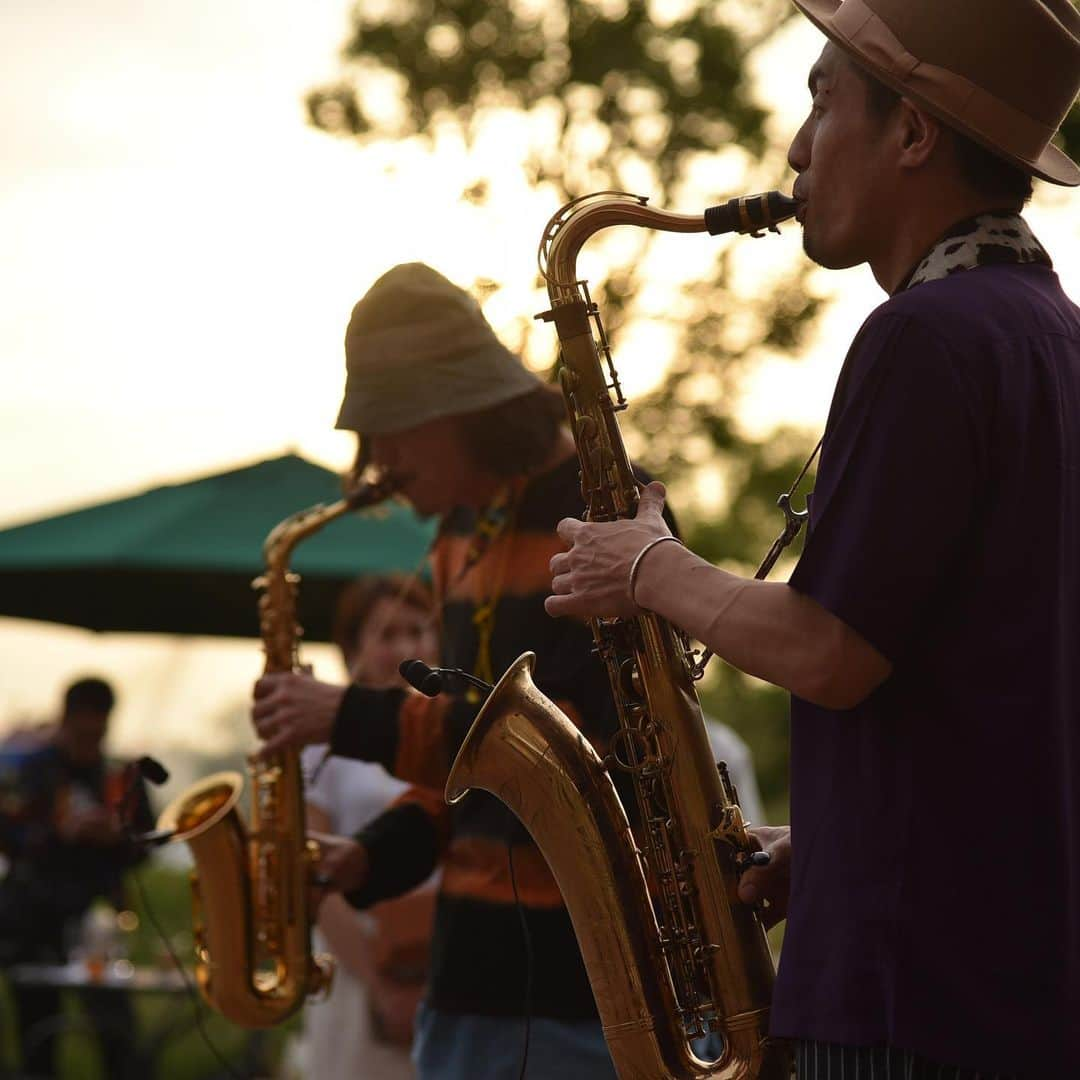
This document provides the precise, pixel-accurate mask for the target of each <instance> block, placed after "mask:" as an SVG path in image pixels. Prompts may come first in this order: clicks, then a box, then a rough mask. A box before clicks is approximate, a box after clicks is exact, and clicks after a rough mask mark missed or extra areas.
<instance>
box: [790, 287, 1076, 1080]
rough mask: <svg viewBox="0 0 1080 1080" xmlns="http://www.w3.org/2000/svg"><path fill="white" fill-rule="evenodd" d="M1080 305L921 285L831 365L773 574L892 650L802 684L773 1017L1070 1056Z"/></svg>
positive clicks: (1037, 1067)
mask: <svg viewBox="0 0 1080 1080" xmlns="http://www.w3.org/2000/svg"><path fill="white" fill-rule="evenodd" d="M1078 570H1080V310H1078V309H1077V308H1076V306H1075V305H1074V304H1072V303H1071V302H1070V301H1069V300H1068V298H1067V297H1066V296H1065V295H1064V293H1063V292H1062V291H1061V288H1060V285H1059V283H1058V279H1057V276H1056V275H1055V274H1054V273H1053V271H1052V270H1050V269H1049V268H1047V267H1044V266H987V267H981V268H977V269H973V270H968V271H964V272H962V273H958V274H954V275H953V276H951V277H948V278H945V279H943V280H938V281H932V282H928V283H925V284H922V285H918V286H915V287H913V288H911V289H910V290H908V291H906V292H903V293H900V294H898V295H897V296H895V297H893V298H891V299H890V300H889V301H888V302H886V303H885V304H883V305H882V306H881V307H880V308H878V309H877V311H875V312H874V313H873V314H872V315H871V317H870V318H869V319H868V320H867V322H866V324H865V325H864V327H863V329H862V330H861V332H860V333H859V336H858V338H857V339H856V341H855V342H854V344H853V345H852V348H851V351H850V353H849V355H848V357H847V360H846V361H845V364H844V368H843V371H842V373H841V375H840V379H839V382H838V384H837V389H836V394H835V397H834V399H833V404H832V409H831V411H830V415H829V420H828V426H827V428H826V435H825V442H824V446H823V450H822V458H821V464H820V468H819V471H818V479H817V485H816V490H815V492H814V494H813V497H812V500H811V513H810V527H809V533H808V537H807V542H806V548H805V551H804V553H803V556H802V558H801V559H800V561H799V564H798V566H797V568H796V570H795V573H794V575H793V577H792V579H791V584H792V585H793V586H794V587H795V588H796V589H798V590H799V591H800V592H803V593H805V594H807V595H809V596H812V597H813V598H814V599H816V600H817V601H819V602H820V603H821V604H822V605H824V606H825V607H826V608H827V609H828V610H829V611H831V612H833V613H834V614H835V615H837V616H838V617H839V618H841V619H842V620H843V621H844V622H845V623H847V624H848V625H849V626H851V627H853V628H854V629H855V630H857V631H858V632H859V633H860V634H861V635H862V636H863V637H865V638H866V639H867V640H868V641H869V642H871V643H872V644H873V645H874V646H875V647H876V648H877V649H878V650H879V651H880V652H881V653H883V654H884V655H885V656H886V657H887V658H888V659H889V660H890V661H891V663H892V664H893V674H892V675H891V677H890V678H889V679H888V680H887V681H886V682H885V683H884V684H883V685H882V686H880V687H879V688H878V689H877V690H876V691H875V692H874V693H873V694H872V695H871V696H870V697H869V698H868V699H867V700H866V701H864V702H863V703H862V704H860V705H859V706H857V707H856V708H854V709H851V710H849V711H843V712H841V711H831V710H828V709H823V708H819V707H817V706H814V705H811V704H809V703H808V702H805V701H801V700H799V699H794V700H793V702H792V767H791V768H792V796H791V797H792V810H791V820H792V845H793V857H794V866H793V879H792V896H791V907H790V911H789V916H788V925H787V934H786V938H785V941H784V949H783V955H782V958H781V964H780V974H779V980H778V985H777V991H776V997H775V1001H774V1010H773V1031H774V1033H775V1034H778V1035H788V1036H793V1037H798V1038H804V1039H812V1040H819V1041H824V1042H837V1043H847V1044H857V1045H872V1044H885V1043H887V1044H889V1045H891V1046H894V1047H898V1048H902V1049H907V1050H913V1051H916V1052H918V1053H920V1054H922V1055H924V1056H926V1057H928V1058H930V1059H931V1060H935V1061H940V1062H942V1063H945V1064H954V1065H962V1066H967V1067H970V1068H973V1069H983V1070H987V1071H988V1072H993V1071H1000V1072H1009V1071H1012V1072H1017V1073H1020V1074H1022V1075H1024V1076H1038V1077H1066V1076H1076V1077H1080V572H1078Z"/></svg>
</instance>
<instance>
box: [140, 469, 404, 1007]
mask: <svg viewBox="0 0 1080 1080" xmlns="http://www.w3.org/2000/svg"><path fill="white" fill-rule="evenodd" d="M389 493H390V492H389V484H388V483H387V482H386V481H376V482H372V483H366V484H361V485H360V486H359V487H357V489H356V490H355V491H354V492H352V493H351V494H350V495H349V496H348V497H346V498H344V499H341V500H339V501H337V502H335V503H331V504H329V505H322V504H320V505H319V506H313V507H311V508H310V509H307V510H301V511H300V512H299V513H296V514H293V515H292V516H290V517H288V518H286V519H285V520H284V521H282V522H281V523H280V524H278V525H277V526H276V527H275V528H274V529H273V530H272V531H271V533H270V534H269V536H267V538H266V542H265V543H264V545H263V556H264V565H265V567H266V570H265V573H264V574H263V575H262V576H261V577H259V578H257V579H256V580H255V581H254V583H253V584H254V587H255V588H257V589H259V590H260V591H261V595H260V597H259V615H260V633H261V636H262V640H263V648H264V651H265V654H266V663H265V668H264V670H265V671H266V672H278V671H293V670H295V669H296V668H297V666H298V642H299V637H300V633H301V631H300V627H299V626H298V624H297V621H296V589H297V584H298V582H299V577H298V576H297V575H296V574H293V573H290V571H289V559H290V557H291V555H292V552H293V550H294V549H295V547H296V546H297V544H299V543H300V542H301V541H302V540H304V539H306V538H307V537H309V536H311V535H313V534H314V533H316V532H318V531H319V530H320V529H322V528H323V527H324V526H325V525H327V524H329V523H330V522H331V521H334V520H335V519H337V518H339V517H341V516H343V515H344V514H346V513H348V512H349V511H351V510H357V509H360V508H361V507H364V506H371V505H373V504H374V503H376V502H380V501H381V500H382V499H384V498H386V496H387V495H388V494H389ZM249 776H250V780H251V791H252V797H251V815H250V823H249V825H248V826H245V824H244V822H243V821H242V820H241V818H240V814H239V812H238V809H237V806H238V803H239V800H240V796H241V793H242V791H243V786H244V780H243V777H242V776H241V775H240V773H237V772H221V773H215V774H214V775H212V776H207V777H205V778H203V779H202V780H200V781H198V782H197V783H196V784H194V785H193V786H192V787H190V788H189V789H188V790H187V791H185V792H184V793H183V794H182V795H180V796H179V797H178V798H176V799H174V800H173V801H172V802H171V803H170V804H169V805H168V806H167V807H166V808H165V809H164V810H163V811H162V813H161V816H160V818H159V820H158V829H159V830H163V831H168V832H172V833H173V837H172V839H173V840H184V841H186V842H187V844H188V847H189V848H190V850H191V854H192V858H193V859H194V862H195V867H194V870H193V872H192V875H191V885H192V907H193V913H192V915H193V917H192V921H193V925H194V936H195V977H196V982H197V983H198V986H199V989H200V991H201V993H202V995H203V998H204V999H205V1000H206V1002H207V1003H208V1004H209V1005H210V1006H211V1007H212V1008H214V1009H215V1010H217V1011H218V1012H219V1013H221V1014H222V1016H224V1017H225V1018H226V1019H228V1020H231V1021H232V1022H233V1023H234V1024H239V1025H240V1026H241V1027H246V1028H266V1027H272V1026H273V1025H275V1024H279V1023H281V1022H282V1021H283V1020H285V1019H286V1018H287V1017H289V1016H291V1015H292V1014H293V1013H294V1012H296V1010H297V1009H298V1008H300V1006H301V1005H302V1004H303V1003H304V1001H305V999H306V998H307V997H308V995H310V994H314V993H316V992H318V991H320V990H327V989H328V988H329V986H330V981H331V979H332V977H333V961H332V959H331V958H330V957H328V956H313V955H312V952H311V921H312V913H311V910H310V906H309V903H308V887H309V885H310V878H311V873H312V867H313V864H314V863H315V861H316V860H317V858H318V846H317V845H316V844H315V843H314V842H313V841H309V840H308V839H307V830H306V827H305V820H304V784H303V778H302V775H301V769H300V755H299V752H298V751H296V750H284V751H281V752H280V753H277V754H274V755H272V756H271V757H269V758H267V759H265V760H259V761H253V762H251V763H250V765H249Z"/></svg>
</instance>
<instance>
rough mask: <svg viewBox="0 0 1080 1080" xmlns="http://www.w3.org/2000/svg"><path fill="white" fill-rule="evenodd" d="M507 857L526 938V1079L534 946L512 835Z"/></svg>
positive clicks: (521, 1075)
mask: <svg viewBox="0 0 1080 1080" xmlns="http://www.w3.org/2000/svg"><path fill="white" fill-rule="evenodd" d="M506 857H507V859H508V860H509V862H510V884H511V885H512V886H513V889H514V903H515V904H517V913H518V918H519V919H520V920H521V935H522V937H523V938H524V939H525V1043H524V1045H523V1046H522V1048H521V1072H520V1073H519V1074H518V1080H525V1069H526V1067H527V1066H528V1063H529V1035H530V1033H531V1030H532V991H533V947H532V935H531V934H530V933H529V922H528V920H527V919H526V918H525V909H524V908H523V907H522V906H521V897H520V896H519V895H518V886H517V877H516V876H515V874H514V842H513V838H512V836H508V837H507V838H506Z"/></svg>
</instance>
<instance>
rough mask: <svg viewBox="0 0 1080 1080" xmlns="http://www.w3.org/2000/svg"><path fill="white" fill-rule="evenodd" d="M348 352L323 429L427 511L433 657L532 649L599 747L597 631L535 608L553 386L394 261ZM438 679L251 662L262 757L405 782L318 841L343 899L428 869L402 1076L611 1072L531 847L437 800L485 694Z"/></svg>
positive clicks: (549, 887) (414, 267) (542, 675)
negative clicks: (372, 810)
mask: <svg viewBox="0 0 1080 1080" xmlns="http://www.w3.org/2000/svg"><path fill="white" fill-rule="evenodd" d="M345 359H346V370H347V379H346V387H345V396H344V399H343V401H342V404H341V409H340V412H339V415H338V427H339V428H343V429H345V430H349V431H355V432H356V433H357V434H358V435H359V436H360V447H361V451H362V454H361V455H360V456H361V457H362V458H365V457H370V459H371V460H372V462H373V463H374V464H375V465H378V466H382V467H384V468H385V469H387V470H388V471H389V472H390V473H391V475H392V476H393V477H394V480H395V482H396V486H397V489H398V491H399V492H400V493H401V494H402V495H403V496H404V497H405V498H407V499H408V500H409V502H410V503H411V504H412V505H413V506H414V507H415V509H416V510H417V511H419V512H420V513H421V514H424V515H431V516H436V517H438V518H439V520H440V528H439V533H438V537H437V539H436V541H435V544H434V547H433V549H432V552H431V557H430V563H431V568H432V576H433V578H434V586H435V594H436V597H437V600H438V606H439V609H440V611H439V630H440V634H441V660H442V663H444V664H446V665H447V666H448V667H453V668H462V669H465V670H467V671H470V672H473V673H474V674H476V675H479V676H480V677H481V678H483V679H485V680H488V681H491V682H493V681H495V679H497V678H499V677H500V676H501V675H502V674H503V673H504V672H505V671H506V669H507V668H508V667H509V666H510V664H511V663H512V662H513V661H514V660H516V659H517V657H518V656H520V655H521V653H523V652H525V651H526V650H531V651H533V652H535V653H536V668H535V675H536V679H537V683H538V685H540V686H541V687H542V688H543V689H544V691H545V693H547V694H548V695H549V696H550V697H551V698H552V699H553V700H556V701H558V703H559V705H560V707H561V708H562V709H563V710H564V711H565V712H566V713H567V714H568V715H569V716H571V717H572V718H574V719H575V720H576V721H577V722H578V724H579V726H580V727H581V729H582V731H583V732H584V733H585V735H586V736H587V737H588V738H590V739H592V740H594V741H595V743H596V744H597V745H598V746H603V745H605V744H606V741H607V740H608V739H609V738H610V736H611V735H612V733H613V732H614V730H615V728H616V726H617V717H616V713H615V705H614V702H613V700H612V697H611V690H610V686H609V684H608V679H607V674H606V671H605V669H604V665H603V663H602V661H601V660H600V658H599V657H598V656H596V655H594V650H593V640H592V634H591V632H590V630H589V628H588V627H587V626H586V625H584V624H578V625H575V626H567V625H566V624H565V623H562V622H559V621H557V620H554V619H551V618H549V617H548V616H547V615H546V614H545V612H544V598H545V595H546V591H547V567H548V561H549V559H550V558H551V556H552V555H553V554H554V553H555V552H556V551H559V550H561V548H562V541H561V540H560V539H559V536H558V534H557V533H556V531H555V526H556V525H557V523H558V522H559V520H560V519H561V518H563V517H565V516H566V515H568V514H573V515H578V516H580V515H581V514H582V513H583V512H584V503H583V501H582V494H581V484H580V480H579V476H578V472H579V467H578V459H577V454H576V451H575V448H574V442H573V439H572V438H571V436H570V433H569V430H568V429H567V427H566V410H565V406H564V404H563V399H562V394H561V392H560V391H558V390H557V389H555V388H553V387H551V386H548V385H546V384H544V383H543V382H541V381H540V380H539V379H538V378H537V377H536V376H535V375H534V374H532V373H531V372H530V371H529V370H528V369H527V368H526V367H525V366H524V365H523V364H522V363H521V361H520V359H518V357H517V356H515V355H514V354H513V353H512V352H511V351H510V350H509V349H507V348H506V347H505V346H504V345H503V344H502V343H501V342H500V341H499V339H498V337H497V336H496V334H495V333H494V331H493V330H492V329H491V327H490V326H489V325H488V323H487V321H486V320H485V318H484V316H483V313H482V312H481V310H480V307H479V305H478V304H477V303H476V301H475V300H474V299H473V298H472V297H471V296H469V294H468V293H467V292H465V291H464V290H463V289H461V288H459V287H458V286H457V285H455V284H453V283H452V282H450V281H448V280H447V279H446V278H445V277H443V276H442V275H441V274H439V273H438V272H437V271H435V270H433V269H432V268H431V267H429V266H425V265H424V264H422V263H405V264H402V265H399V266H395V267H393V268H392V269H390V270H389V271H387V272H386V273H385V274H384V275H383V276H382V277H380V278H379V279H378V280H377V281H376V282H375V283H374V284H373V285H372V287H371V288H370V289H369V290H368V291H367V293H366V294H365V295H364V296H363V297H362V298H361V300H360V301H359V302H358V303H357V304H356V306H355V308H354V309H353V312H352V317H351V318H350V320H349V325H348V329H347V331H346V336H345ZM447 682H448V684H449V685H448V686H447V687H446V692H445V693H442V694H440V695H439V696H437V697H434V698H429V697H423V696H421V695H419V694H415V693H411V692H408V691H406V690H405V689H404V688H400V689H396V688H395V689H375V688H373V687H363V686H350V687H348V688H346V687H345V686H342V685H338V684H333V683H327V682H322V681H320V680H318V679H316V678H314V677H312V676H310V675H301V674H294V673H280V674H273V675H268V676H264V677H263V678H262V679H260V680H259V682H258V684H257V686H256V688H255V705H254V710H253V713H254V723H255V727H256V729H257V731H258V733H259V735H260V736H261V737H262V738H263V739H264V740H266V742H265V745H264V747H263V751H262V752H263V753H264V754H265V753H271V752H273V751H275V750H280V749H282V748H284V747H286V746H299V745H303V744H309V743H315V744H325V743H329V745H330V748H331V751H332V753H333V754H335V755H338V756H341V757H351V758H356V759H360V760H363V761H369V762H376V763H378V764H381V765H383V766H384V767H385V768H386V770H387V771H388V772H390V773H391V774H393V775H395V776H397V777H398V778H399V779H402V780H405V781H406V782H408V783H409V784H411V785H414V786H412V787H410V789H409V790H408V791H406V792H404V793H403V794H402V795H401V796H400V797H399V798H398V799H397V801H396V802H395V803H394V804H393V805H392V806H391V807H390V808H388V809H387V810H386V811H384V812H383V813H382V814H380V815H379V816H378V817H377V818H375V819H374V820H373V821H371V822H370V823H369V824H367V825H366V826H365V827H364V828H363V830H361V832H360V833H358V834H357V835H356V836H355V837H353V838H343V837H330V836H325V835H324V836H320V837H319V838H318V839H319V843H320V846H321V851H322V858H321V863H320V873H321V876H322V878H323V880H324V883H325V884H326V885H327V886H328V887H332V888H334V889H338V890H340V891H342V892H344V893H345V894H346V899H347V900H348V901H349V902H350V903H351V904H352V905H353V906H355V907H358V908H365V909H366V908H367V907H369V906H370V905H371V904H373V903H375V902H377V901H380V900H384V899H387V898H390V897H394V896H398V895H400V894H401V893H403V892H405V891H406V890H408V889H411V888H412V887H413V886H415V885H417V884H419V883H420V882H422V881H423V880H424V879H426V878H427V877H428V876H429V875H430V874H431V872H432V870H433V869H434V868H435V866H436V865H437V864H438V865H441V867H442V881H441V886H440V892H439V898H438V902H437V908H436V915H435V923H434V929H433V936H432V957H431V979H430V985H429V987H428V993H427V997H426V1000H425V1001H424V1003H423V1004H422V1005H421V1007H420V1010H419V1012H418V1016H417V1022H416V1044H415V1046H414V1060H415V1064H416V1067H417V1075H418V1077H419V1080H487V1078H490V1080H501V1078H504V1077H509V1076H515V1077H516V1076H518V1075H519V1073H521V1072H522V1062H523V1057H527V1059H528V1075H529V1076H536V1077H559V1078H560V1080H604V1078H609V1080H614V1078H615V1072H614V1066H613V1065H612V1062H611V1056H610V1054H609V1053H608V1050H607V1045H606V1043H605V1041H604V1035H603V1031H602V1030H601V1025H600V1020H599V1016H598V1013H597V1008H596V1002H595V1000H594V998H593V994H592V990H591V989H590V986H589V981H588V977H587V974H586V971H585V965H584V962H583V961H582V958H581V952H580V950H579V948H578V945H577V940H576V938H575V936H574V931H573V926H572V924H571V922H570V917H569V914H568V912H567V910H566V907H565V905H564V904H563V901H562V897H561V894H560V892H559V888H558V886H557V884H556V882H555V879H554V877H553V876H552V874H551V871H550V870H549V868H548V866H547V863H546V862H545V861H544V858H543V856H542V855H541V854H540V850H539V848H537V847H536V845H535V844H534V843H533V842H532V840H531V838H530V837H529V835H528V833H527V832H526V830H525V829H524V827H523V826H521V825H520V824H519V823H518V822H517V820H516V819H515V818H514V817H513V815H512V814H511V813H510V811H509V810H507V809H506V808H505V807H504V806H503V805H502V803H500V802H499V801H498V800H497V799H495V798H494V797H493V796H489V795H487V794H485V793H482V792H477V793H474V794H472V795H470V796H469V797H468V798H467V799H465V800H463V801H462V802H461V803H459V804H457V805H456V806H454V807H452V808H451V807H449V806H447V804H446V801H445V798H444V794H443V792H444V789H445V786H446V780H447V773H448V771H449V766H450V764H451V763H452V762H453V760H454V758H455V756H456V753H457V750H458V748H459V746H460V745H461V741H462V739H463V738H464V736H465V734H466V732H467V731H468V730H469V727H470V725H471V723H472V721H473V720H474V719H475V718H476V715H477V713H478V712H479V708H480V704H481V700H480V696H479V695H477V694H475V693H470V687H468V686H466V685H463V684H462V683H460V682H458V681H456V680H455V681H453V682H451V680H450V679H447ZM736 782H737V783H740V784H742V783H743V779H742V778H741V777H738V776H737V777H736ZM624 794H625V792H624ZM523 923H524V924H525V926H526V927H527V931H523Z"/></svg>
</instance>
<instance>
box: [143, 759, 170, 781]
mask: <svg viewBox="0 0 1080 1080" xmlns="http://www.w3.org/2000/svg"><path fill="white" fill-rule="evenodd" d="M135 768H136V769H138V770H139V774H140V775H141V776H142V777H143V779H144V780H149V781H150V783H151V784H154V785H156V786H158V787H160V786H161V785H162V784H164V783H165V781H166V780H168V779H169V770H168V769H166V768H165V766H164V765H162V764H161V762H160V761H158V759H157V758H152V757H150V756H149V755H144V756H143V757H141V758H139V759H138V760H137V761H136V762H135Z"/></svg>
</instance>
